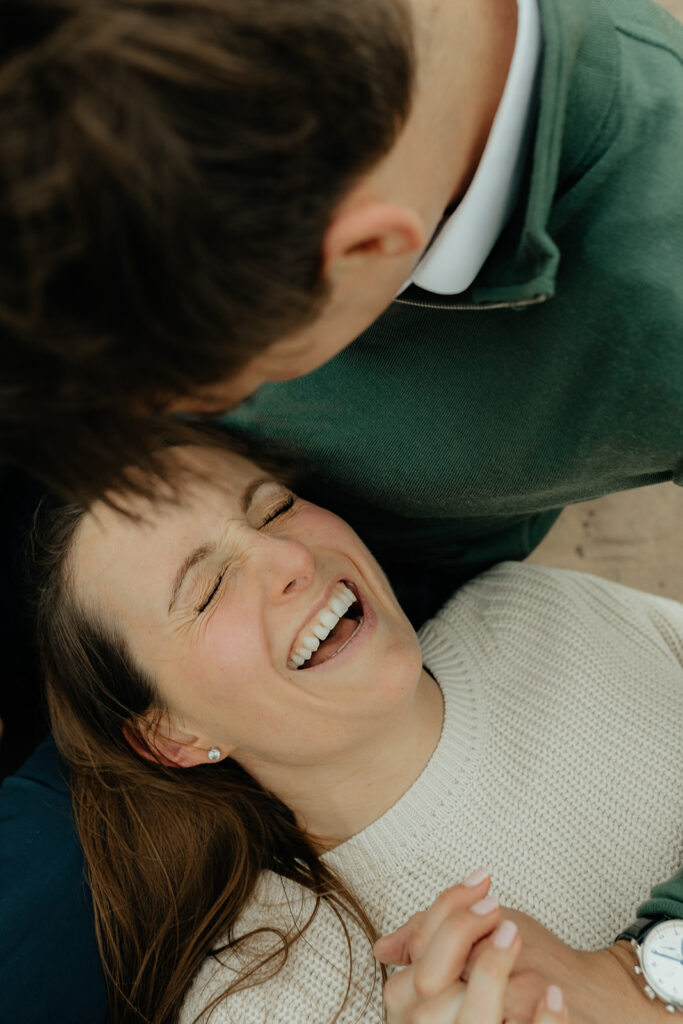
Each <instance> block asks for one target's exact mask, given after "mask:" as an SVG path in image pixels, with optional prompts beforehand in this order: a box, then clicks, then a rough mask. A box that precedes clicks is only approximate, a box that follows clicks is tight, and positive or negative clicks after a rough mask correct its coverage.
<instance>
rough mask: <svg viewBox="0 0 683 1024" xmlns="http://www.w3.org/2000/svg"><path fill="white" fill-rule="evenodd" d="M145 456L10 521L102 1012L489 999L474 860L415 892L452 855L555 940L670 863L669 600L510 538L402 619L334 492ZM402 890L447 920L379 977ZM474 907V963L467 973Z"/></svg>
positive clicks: (468, 1012)
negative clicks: (65, 500)
mask: <svg viewBox="0 0 683 1024" xmlns="http://www.w3.org/2000/svg"><path fill="white" fill-rule="evenodd" d="M166 457H167V458H168V460H169V463H170V464H171V465H172V466H175V467H176V468H177V469H178V470H180V469H184V470H185V471H186V472H185V474H184V475H183V476H182V483H181V484H180V485H179V487H180V498H181V500H180V501H176V502H168V501H163V500H162V501H156V502H150V501H149V500H148V499H146V498H144V497H119V499H118V504H119V505H121V504H124V505H126V508H125V509H124V511H125V512H128V513H129V514H127V515H126V514H122V513H121V511H119V510H116V509H114V508H112V507H110V506H109V505H106V504H99V505H96V506H94V507H93V508H91V509H90V510H88V511H87V512H85V513H80V512H78V511H77V510H75V509H69V508H65V509H62V510H61V512H54V511H53V512H52V513H51V515H50V516H46V517H45V524H44V527H43V536H42V539H41V544H40V550H41V552H42V553H41V555H40V559H39V563H40V567H41V573H42V576H41V581H40V588H39V600H38V605H39V637H40V642H41V648H42V656H43V663H44V668H45V675H46V680H47V687H48V697H49V702H50V708H51V714H52V720H53V724H54V730H55V734H56V738H57V741H58V744H59V746H60V749H61V751H62V754H63V755H64V757H65V759H66V761H67V763H68V765H69V769H70V773H71V786H72V791H73V799H74V808H75V815H76V822H77V827H78V831H79V835H80V839H81V842H82V845H83V849H84V852H85V858H86V864H87V867H88V873H89V881H90V884H91V887H92V892H93V899H94V906H95V915H96V921H97V927H98V936H99V941H100V946H101V951H102V956H103V962H104V964H105V967H106V970H107V972H108V976H109V979H110V983H111V991H112V1017H113V1019H115V1020H116V1021H123V1020H135V1021H138V1020H140V1021H142V1020H149V1021H153V1022H157V1024H161V1022H170V1021H175V1020H181V1021H182V1022H183V1024H189V1022H190V1021H193V1020H195V1019H196V1018H201V1019H208V1017H209V1014H210V1012H211V1011H213V1016H211V1020H212V1021H215V1022H216V1024H227V1022H239V1024H252V1022H262V1021H266V1020H268V1021H269V1022H272V1024H278V1022H281V1024H331V1022H332V1021H334V1020H338V1021H340V1022H342V1021H343V1022H351V1021H358V1022H361V1021H362V1022H370V1021H372V1022H375V1021H381V1020H382V1015H383V1012H388V1019H389V1021H390V1022H396V1024H403V1022H404V1021H409V1020H411V1021H412V1020H418V1019H429V1020H430V1021H432V1020H433V1021H438V1022H439V1024H455V1022H457V1021H460V1020H462V1021H465V1020H468V1021H469V1020H473V1019H474V1020H476V1021H477V1022H479V1024H500V1021H501V1020H502V1015H503V1011H502V1009H501V1000H502V992H503V989H504V983H505V978H506V976H507V974H508V972H509V970H510V968H511V967H512V962H513V960H514V957H515V956H516V955H517V952H518V951H519V937H518V936H515V933H514V928H512V927H511V926H509V925H505V923H503V924H502V925H501V920H502V918H501V911H500V909H499V907H498V906H497V904H496V902H495V900H493V899H492V897H490V896H489V897H487V895H486V894H487V892H488V886H489V881H488V879H487V878H485V877H484V876H483V875H482V874H481V873H480V874H476V873H475V875H474V877H473V878H470V880H469V882H470V884H467V885H462V886H456V887H455V888H454V889H452V890H449V891H448V892H447V893H446V895H445V896H444V895H442V896H440V895H439V894H441V893H442V892H443V891H444V890H448V887H449V886H451V885H452V884H453V882H454V881H456V880H457V879H459V878H463V877H465V876H466V875H468V874H469V873H470V872H471V870H472V868H473V867H476V866H477V865H478V864H486V865H487V866H490V867H491V871H492V876H493V888H494V889H495V893H496V896H497V897H499V898H500V899H501V901H503V902H504V903H506V904H508V905H510V906H512V907H515V908H517V909H519V910H522V911H525V912H527V913H529V914H532V915H534V916H535V917H537V918H538V919H539V920H540V921H541V923H542V924H544V925H545V926H547V927H549V928H551V929H552V930H553V931H555V933H556V934H557V935H558V936H559V937H560V938H561V939H562V940H564V941H565V942H567V943H569V944H571V945H574V946H576V947H579V948H583V949H596V948H598V947H600V946H602V945H605V944H609V943H610V942H611V941H612V940H613V938H614V936H615V935H616V934H617V932H618V931H619V930H620V929H621V927H623V926H624V925H625V924H627V923H628V922H630V920H631V919H632V917H633V915H634V912H635V907H634V906H633V894H634V893H639V892H640V893H642V895H643V897H645V896H646V895H647V893H648V890H649V884H650V882H651V879H652V876H653V871H655V872H658V873H659V874H660V875H661V876H662V877H663V878H665V877H668V876H669V875H671V874H672V873H673V872H674V870H675V869H676V868H677V867H678V866H679V863H680V853H681V851H680V828H679V826H680V820H681V811H682V809H683V773H681V772H680V771H679V770H678V766H679V765H680V763H681V753H682V752H683V741H682V739H681V733H680V727H679V725H678V723H679V722H680V721H681V717H682V716H683V668H682V666H681V662H682V660H683V609H682V608H681V607H680V606H678V605H676V604H674V603H672V602H669V601H666V600H663V599H658V598H655V597H648V596H646V595H643V594H638V593H635V592H632V591H629V590H626V589H624V588H621V587H618V586H616V585H612V584H608V583H605V582H603V581H599V580H597V579H594V578H591V577H582V576H579V575H576V574H572V573H561V572H552V571H549V570H544V569H540V568H535V567H530V566H523V565H512V564H509V565H504V566H502V567H499V568H497V569H496V570H494V571H492V572H490V573H487V574H486V575H485V576H483V577H481V578H480V579H478V580H476V581H474V582H473V583H471V584H470V585H468V586H467V587H465V588H463V590H461V591H460V592H459V593H458V595H457V596H456V597H455V598H454V599H452V600H451V601H450V602H449V603H448V604H447V605H446V606H445V607H444V609H443V610H442V611H441V612H440V613H439V615H438V616H437V617H436V618H435V619H433V620H432V621H431V622H429V623H428V624H427V625H426V626H425V627H424V628H423V630H422V632H421V635H420V640H419V642H418V638H417V637H416V635H415V633H414V631H413V629H412V628H411V626H410V624H409V622H408V620H407V619H406V617H405V616H404V614H403V612H402V611H401V608H400V607H399V605H398V603H397V601H396V599H395V597H394V595H393V593H392V591H391V588H390V587H389V585H388V583H387V580H386V578H385V577H384V575H383V573H382V572H381V570H380V568H379V566H378V564H377V562H376V561H375V560H374V559H373V557H372V556H371V554H370V553H369V551H368V550H367V548H365V547H364V545H363V544H362V543H361V541H360V540H359V538H358V537H357V536H356V535H355V534H354V533H353V532H352V530H351V529H350V528H349V527H348V526H347V525H346V524H345V523H344V522H342V521H341V520H340V519H338V518H337V517H335V516H334V515H332V514H331V513H329V512H327V511H325V510H323V509H321V508H319V507H316V506H314V505H311V504H309V503H307V502H305V501H303V500H301V499H298V498H297V497H296V496H295V495H294V494H293V493H292V492H291V491H290V490H289V489H288V488H287V487H286V486H284V485H283V484H282V483H280V482H278V481H277V480H276V479H274V478H273V477H272V476H270V475H268V474H267V473H264V472H263V471H262V470H260V469H259V468H257V467H256V466H255V465H254V464H253V463H251V462H249V461H247V460H245V459H244V458H242V457H240V456H238V455H236V454H233V453H231V452H227V451H224V450H219V449H218V448H216V447H198V448H194V449H192V448H190V449H188V448H186V449H173V450H169V452H168V454H167V456H166ZM650 747H656V748H657V750H658V752H659V757H658V759H657V770H656V771H655V772H653V773H652V774H651V776H650V777H649V778H648V779H647V781H645V780H642V779H639V778H638V776H637V775H636V774H635V773H632V772H629V771H628V770H627V766H628V765H629V763H630V761H631V754H632V751H633V750H634V749H648V748H650ZM430 904H433V908H432V912H431V913H432V918H429V920H432V919H434V915H436V920H437V922H440V925H442V924H443V921H444V916H443V915H444V908H446V917H447V918H448V920H449V922H450V926H449V928H450V930H448V929H447V931H446V933H444V931H443V928H441V927H440V925H439V926H438V927H437V926H435V927H434V929H433V932H432V934H431V936H430V937H429V943H428V944H427V947H426V949H424V950H423V952H422V953H421V954H420V959H419V961H418V962H417V963H415V964H413V965H412V967H410V968H408V969H407V971H405V972H398V973H396V974H395V975H393V976H392V977H391V978H390V979H389V982H388V983H387V984H386V985H384V984H383V978H382V975H381V972H380V968H379V966H378V964H377V961H376V960H375V959H374V958H373V955H372V942H373V941H374V939H375V938H376V937H377V935H379V934H382V933H386V932H388V931H390V930H392V929H394V928H396V927H398V926H399V925H401V924H402V923H403V922H404V921H405V920H406V919H407V918H409V917H410V915H411V914H413V912H415V911H417V910H419V909H422V908H426V907H428V906H429V905H430ZM439 915H441V917H439ZM494 929H497V932H496V935H497V939H496V940H494V942H493V943H490V944H489V946H488V947H487V952H486V954H485V956H487V957H488V958H489V961H490V962H487V961H486V959H485V958H484V957H482V961H480V964H481V963H482V962H483V965H484V966H483V967H482V970H484V968H486V970H485V975H486V976H493V977H494V978H495V979H496V982H495V984H493V985H491V986H490V987H489V989H488V991H487V987H486V986H482V985H481V984H479V985H477V966H476V965H475V970H474V973H473V975H472V979H471V981H470V983H469V986H468V987H467V988H466V987H465V986H464V984H463V983H462V982H460V981H459V980H458V979H459V977H460V974H461V970H462V967H463V966H464V962H465V959H466V958H467V955H468V953H469V951H470V948H471V946H472V945H473V943H475V942H476V941H477V939H479V938H480V937H482V936H484V935H487V934H489V933H491V932H493V931H494ZM444 934H446V936H447V939H448V941H447V942H446V946H445V947H444V941H445V940H444ZM419 971H422V975H421V976H420V977H419V978H418V977H417V973H418V972H419ZM426 977H428V978H429V979H430V981H429V984H428V985H426V983H425V978H426ZM383 989H384V995H385V1000H386V1007H384V1008H383V1005H382V1004H383V999H382V994H383ZM418 993H419V994H418ZM558 999H559V997H558V993H557V992H554V991H553V993H551V995H550V996H549V997H548V1000H547V1001H545V1002H543V1003H542V1004H541V1005H540V1006H539V1008H538V1011H537V1017H536V1020H537V1021H540V1020H544V1021H545V1020H548V1021H560V1020H564V1019H565V1017H564V1016H563V1011H561V1010H559V1003H558ZM482 1000H483V1001H482ZM548 1002H549V1004H550V1005H547V1003H548ZM553 1006H554V1007H556V1009H555V1010H553ZM420 1013H422V1014H424V1016H423V1017H420ZM428 1015H429V1016H428Z"/></svg>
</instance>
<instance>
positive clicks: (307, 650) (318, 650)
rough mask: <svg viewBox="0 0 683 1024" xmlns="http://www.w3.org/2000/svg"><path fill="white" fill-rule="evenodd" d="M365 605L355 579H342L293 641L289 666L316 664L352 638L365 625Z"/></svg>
mask: <svg viewBox="0 0 683 1024" xmlns="http://www.w3.org/2000/svg"><path fill="white" fill-rule="evenodd" d="M363 621H364V620H363V608H362V605H361V602H360V600H359V598H358V596H357V594H356V593H355V588H354V586H353V584H352V583H347V582H346V581H345V580H340V581H339V583H337V584H336V586H335V588H334V590H333V592H332V594H331V596H330V599H329V601H328V603H327V604H326V605H325V607H324V608H321V609H320V611H318V612H316V614H315V615H314V616H313V618H312V619H311V621H310V622H309V623H307V624H306V626H305V627H304V629H303V630H302V631H301V632H300V633H299V635H298V637H297V639H296V640H295V641H294V644H293V645H292V649H291V650H290V652H289V657H288V659H287V668H290V669H300V670H301V669H306V668H315V666H316V665H321V664H322V663H323V662H325V661H329V660H330V658H334V657H335V656H336V655H337V654H339V653H340V652H341V651H343V650H344V648H345V647H346V646H347V644H349V643H350V642H351V640H353V638H354V637H355V636H356V634H357V633H358V632H359V631H360V629H361V628H362V626H363Z"/></svg>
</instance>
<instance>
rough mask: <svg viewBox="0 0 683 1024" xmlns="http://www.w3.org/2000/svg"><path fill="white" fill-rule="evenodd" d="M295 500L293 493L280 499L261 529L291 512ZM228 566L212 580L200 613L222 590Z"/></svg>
mask: <svg viewBox="0 0 683 1024" xmlns="http://www.w3.org/2000/svg"><path fill="white" fill-rule="evenodd" d="M295 500H296V499H295V497H294V495H293V494H288V495H287V497H286V498H284V499H280V501H279V502H278V503H277V504H276V506H275V508H273V509H271V510H270V511H268V512H267V513H266V515H265V517H264V519H263V520H262V522H261V526H260V527H259V529H261V528H262V527H264V526H267V525H268V523H272V522H273V520H274V519H277V517H278V516H281V515H283V514H284V513H285V512H289V510H290V509H291V508H293V506H294V502H295ZM226 568H227V567H226V566H224V567H223V568H222V569H221V571H220V572H219V574H218V576H215V577H214V579H213V580H212V583H211V586H210V588H209V592H208V594H207V595H206V597H204V598H203V599H202V602H201V604H200V605H199V606H198V607H197V614H198V615H201V613H202V612H203V611H206V609H207V608H208V607H209V605H210V604H211V602H212V601H213V599H214V597H215V596H216V594H217V593H218V591H219V590H220V586H221V583H222V582H223V578H224V576H225V573H226Z"/></svg>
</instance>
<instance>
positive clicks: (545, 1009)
mask: <svg viewBox="0 0 683 1024" xmlns="http://www.w3.org/2000/svg"><path fill="white" fill-rule="evenodd" d="M533 1024H569V1013H568V1012H567V1004H566V1003H565V1001H564V996H563V994H562V989H560V988H558V987H557V985H551V986H550V988H549V989H548V991H547V992H546V994H545V996H544V997H543V999H541V1001H540V1002H539V1004H538V1006H537V1007H536V1013H535V1014H534V1019H533Z"/></svg>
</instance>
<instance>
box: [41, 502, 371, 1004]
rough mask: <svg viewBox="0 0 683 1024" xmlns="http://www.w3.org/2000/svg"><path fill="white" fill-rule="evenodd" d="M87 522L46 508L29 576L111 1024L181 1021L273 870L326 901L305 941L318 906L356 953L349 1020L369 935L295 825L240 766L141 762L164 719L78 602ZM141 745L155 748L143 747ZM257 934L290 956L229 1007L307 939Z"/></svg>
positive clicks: (275, 954) (272, 960) (268, 962)
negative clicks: (360, 937) (79, 553)
mask: <svg viewBox="0 0 683 1024" xmlns="http://www.w3.org/2000/svg"><path fill="white" fill-rule="evenodd" d="M83 514H84V513H83V511H82V510H81V509H79V508H78V507H76V506H70V505H65V504H63V503H61V502H51V503H50V504H49V505H48V506H47V507H45V508H44V509H43V510H42V513H41V514H40V515H39V518H38V524H37V527H36V530H35V535H34V551H33V561H34V566H35V573H36V580H35V583H36V611H37V635H38V642H39V647H40V654H41V659H42V665H43V669H44V673H45V681H46V688H47V699H48V705H49V711H50V717H51V722H52V727H53V730H54V735H55V739H56V741H57V745H58V747H59V750H60V752H61V754H62V756H63V757H64V759H65V761H66V763H67V765H68V770H69V776H70V779H69V781H70V788H71V793H72V801H73V809H74V815H75V821H76V828H77V831H78V835H79V838H80V842H81V845H82V848H83V853H84V858H85V864H86V871H87V876H88V880H89V883H90V887H91V890H92V896H93V904H94V912H95V924H96V930H97V940H98V945H99V949H100V954H101V958H102V962H103V965H104V969H105V976H106V979H107V983H108V988H109V993H110V1019H111V1020H112V1021H115V1022H116V1024H119V1022H121V1024H122V1022H136V1024H139V1022H143V1021H144V1022H151V1024H170V1022H173V1021H175V1020H176V1019H177V1017H178V1014H179V1011H180V1008H181V1006H182V1003H183V999H184V996H185V995H186V993H187V991H188V988H189V986H190V983H191V981H192V979H193V977H194V975H195V974H196V972H197V971H198V969H199V967H200V965H201V963H202V961H203V960H204V958H205V957H206V956H207V955H208V954H209V953H211V952H212V951H214V952H215V951H217V949H218V948H220V949H227V948H230V947H231V946H234V945H238V944H240V943H241V942H243V941H245V940H246V939H247V938H249V937H250V936H251V935H254V934H256V933H255V932H251V933H249V935H246V936H239V937H236V935H235V925H236V923H237V921H238V919H239V916H240V913H241V911H242V910H243V908H244V907H245V905H246V904H247V902H248V901H249V899H250V897H251V895H252V894H253V892H254V887H255V885H256V883H257V880H258V878H259V876H260V874H261V872H262V871H264V870H271V871H274V872H276V873H278V874H279V875H282V876H285V877H287V878H289V879H293V880H294V881H296V882H298V883H299V884H300V885H302V886H304V887H305V888H306V889H308V890H310V891H311V892H312V893H313V894H314V895H315V897H316V898H315V904H314V909H313V912H312V914H311V917H310V918H309V920H308V922H307V923H306V925H305V927H308V924H310V922H311V920H312V919H313V917H314V916H315V913H316V911H317V910H318V908H319V906H320V903H321V901H323V900H324V901H326V902H327V903H328V904H329V905H330V907H331V908H332V909H333V910H334V912H335V914H336V915H337V917H338V919H339V921H340V922H341V926H342V927H343V929H344V933H345V935H346V940H347V945H348V950H349V974H348V984H347V989H346V996H345V998H344V1003H343V1004H342V1006H340V1008H339V1012H341V1010H342V1008H343V1005H344V1004H345V1002H346V998H347V997H348V995H349V992H350V987H351V984H352V967H353V964H352V959H353V958H352V953H351V941H350V933H349V929H348V923H350V922H351V921H353V922H354V923H355V925H356V926H358V927H360V929H361V930H362V931H363V932H364V933H365V934H366V935H367V938H368V940H369V944H371V943H372V942H373V941H374V939H375V938H376V932H375V929H374V928H373V925H372V922H371V921H370V919H369V917H368V915H367V914H366V912H365V910H364V909H363V907H362V905H361V904H360V902H359V901H358V900H357V898H356V897H355V896H354V895H353V893H352V892H351V891H350V889H349V888H348V887H347V886H346V885H345V884H344V882H343V881H342V880H341V879H340V878H338V877H337V876H336V875H335V874H334V873H333V872H332V871H331V870H330V869H329V868H328V867H327V866H326V865H325V864H324V862H323V861H322V860H321V859H320V856H319V854H318V852H317V850H316V848H315V846H314V844H313V842H312V841H311V839H310V838H309V837H308V836H306V835H305V834H304V832H303V831H302V830H301V828H300V827H299V826H298V825H297V823H296V820H295V817H294V815H293V813H292V812H291V810H290V809H289V808H288V807H286V806H285V805H284V804H283V803H282V802H281V801H280V800H279V799H278V798H277V797H276V796H274V795H273V794H272V793H270V792H267V791H266V790H265V789H264V788H263V787H261V786H260V785H259V783H258V782H257V781H256V780H255V779H253V778H252V777H251V776H250V775H249V774H248V773H247V772H245V771H244V770H243V769H242V768H241V767H240V766H239V765H238V764H237V763H236V762H234V761H232V760H231V759H226V760H225V761H223V762H221V763H220V764H217V765H200V766H198V767H194V768H183V769H181V768H176V767H166V766H164V765H163V764H160V763H154V762H150V761H148V760H146V759H144V758H142V757H140V756H138V754H136V753H135V752H134V750H133V749H132V748H131V746H130V745H129V743H128V742H127V740H126V738H125V737H124V733H123V726H124V724H127V725H128V727H129V728H130V727H132V728H135V722H136V720H137V719H138V716H140V715H142V713H143V712H149V710H150V709H152V710H153V711H156V712H158V713H161V711H162V710H163V708H162V705H161V704H160V700H159V695H158V693H157V692H156V689H155V687H154V685H153V683H152V682H151V681H150V680H149V679H148V678H146V677H145V675H144V673H143V672H141V671H140V669H139V668H138V667H137V666H136V665H135V664H134V662H133V660H132V659H131V657H130V656H129V654H128V651H127V649H126V644H125V641H124V640H123V638H122V637H121V636H119V635H117V632H116V628H115V626H113V624H111V623H104V622H102V621H100V620H98V618H97V617H96V616H93V615H92V614H89V613H88V612H87V611H86V610H84V609H83V608H82V607H81V606H80V605H79V603H78V600H77V598H76V596H75V595H74V593H73V591H72V581H71V574H70V571H69V552H70V550H71V547H72V544H73V541H74V538H75V536H76V533H77V531H78V527H79V523H80V521H81V518H82V516H83ZM138 739H139V741H140V742H141V743H148V742H149V741H148V740H145V739H144V738H143V737H142V736H141V735H140V734H139V733H138ZM305 927H304V929H302V930H301V931H303V930H305ZM259 931H274V932H275V934H276V936H278V937H279V944H277V946H276V948H275V949H274V951H272V952H271V953H270V954H269V955H264V956H263V957H262V958H261V959H260V960H258V961H255V962H253V963H251V965H250V966H248V967H247V968H246V969H245V971H244V972H243V974H242V975H240V976H239V977H238V978H237V979H236V980H235V981H234V982H233V983H232V984H231V985H230V986H229V987H228V988H226V990H225V992H224V993H223V996H224V997H229V995H230V994H231V993H232V992H234V991H236V990H239V989H241V988H244V987H247V986H249V985H250V984H254V983H255V981H254V979H255V977H256V976H257V974H258V979H259V980H263V979H264V977H271V976H272V975H273V974H275V973H277V971H278V970H279V969H280V968H281V967H282V966H283V964H284V962H285V960H286V959H287V954H288V951H289V948H290V946H291V945H292V943H293V942H294V941H296V938H297V937H298V935H299V934H301V931H299V932H298V934H294V935H292V934H285V933H282V932H278V931H277V930H276V929H269V928H268V927H265V928H262V929H259ZM368 963H369V964H370V965H371V970H370V974H369V977H370V978H372V986H371V987H370V990H369V992H368V993H367V999H368V1001H369V999H370V998H371V996H372V991H373V988H374V985H375V984H377V982H378V976H381V977H384V970H383V969H381V971H380V969H379V968H377V967H376V966H375V963H374V961H373V960H372V956H371V949H370V946H369V947H368ZM264 970H265V975H264ZM220 998H222V997H219V1000H220ZM219 1000H216V1002H218V1001H219ZM337 1016H338V1014H337ZM336 1019H337V1017H336V1016H335V1020H336Z"/></svg>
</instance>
